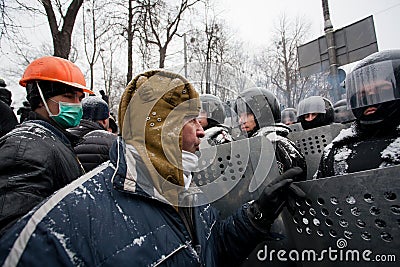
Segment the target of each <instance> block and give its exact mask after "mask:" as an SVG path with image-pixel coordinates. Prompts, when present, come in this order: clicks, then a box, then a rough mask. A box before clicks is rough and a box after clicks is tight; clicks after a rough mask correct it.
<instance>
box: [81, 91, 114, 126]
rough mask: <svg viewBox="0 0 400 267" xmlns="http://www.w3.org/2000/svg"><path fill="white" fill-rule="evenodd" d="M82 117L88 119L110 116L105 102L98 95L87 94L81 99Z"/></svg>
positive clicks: (102, 118) (100, 118)
mask: <svg viewBox="0 0 400 267" xmlns="http://www.w3.org/2000/svg"><path fill="white" fill-rule="evenodd" d="M82 108H83V116H82V119H85V120H90V121H98V120H105V119H107V118H108V117H109V116H110V110H109V108H108V105H107V103H106V102H105V101H104V100H103V99H101V98H100V97H98V96H88V97H85V98H84V99H83V100H82Z"/></svg>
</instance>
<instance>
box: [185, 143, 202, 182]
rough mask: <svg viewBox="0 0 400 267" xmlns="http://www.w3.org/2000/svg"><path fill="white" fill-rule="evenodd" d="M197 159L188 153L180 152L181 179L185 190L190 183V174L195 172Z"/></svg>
mask: <svg viewBox="0 0 400 267" xmlns="http://www.w3.org/2000/svg"><path fill="white" fill-rule="evenodd" d="M198 163H199V158H198V157H197V156H196V155H195V154H193V153H190V152H187V151H185V150H183V151H182V166H183V179H184V182H185V188H186V189H188V188H189V186H190V183H191V182H192V172H194V171H196V170H197V166H198Z"/></svg>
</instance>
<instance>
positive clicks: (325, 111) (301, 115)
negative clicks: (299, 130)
mask: <svg viewBox="0 0 400 267" xmlns="http://www.w3.org/2000/svg"><path fill="white" fill-rule="evenodd" d="M297 120H298V121H300V123H301V126H302V127H303V129H304V130H308V129H312V128H317V127H320V126H324V125H329V124H331V123H332V122H333V106H332V103H331V101H329V100H328V99H326V98H324V97H322V96H310V97H308V98H305V99H303V100H302V101H300V102H299V105H298V106H297Z"/></svg>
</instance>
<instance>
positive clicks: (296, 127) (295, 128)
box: [286, 122, 303, 132]
mask: <svg viewBox="0 0 400 267" xmlns="http://www.w3.org/2000/svg"><path fill="white" fill-rule="evenodd" d="M286 126H287V127H289V129H290V132H300V131H303V127H301V123H300V122H297V123H293V124H290V125H286Z"/></svg>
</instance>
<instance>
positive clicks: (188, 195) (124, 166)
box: [110, 137, 201, 206]
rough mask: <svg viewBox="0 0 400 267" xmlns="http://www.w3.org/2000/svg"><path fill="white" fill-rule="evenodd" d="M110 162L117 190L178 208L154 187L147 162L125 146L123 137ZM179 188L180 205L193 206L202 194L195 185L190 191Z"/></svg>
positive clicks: (119, 139) (116, 144) (114, 147)
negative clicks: (113, 167)
mask: <svg viewBox="0 0 400 267" xmlns="http://www.w3.org/2000/svg"><path fill="white" fill-rule="evenodd" d="M110 161H111V163H112V164H113V165H114V166H115V170H114V175H113V177H112V182H113V185H114V188H115V189H117V190H119V191H121V192H126V193H129V194H134V195H138V196H141V197H146V198H150V199H154V200H157V201H160V202H163V203H167V204H169V205H172V206H176V205H175V204H177V203H171V202H170V201H169V200H168V199H166V198H165V197H164V196H163V194H162V193H161V192H159V191H158V190H157V189H156V187H154V185H153V183H152V181H151V179H150V172H149V170H148V168H147V167H146V164H145V162H144V161H143V160H142V158H141V157H140V155H139V153H138V152H137V150H136V148H135V147H133V146H132V145H129V144H128V145H127V144H125V142H124V140H123V138H122V137H118V139H117V142H114V143H113V147H112V148H111V150H110ZM179 188H181V189H180V190H178V191H177V194H178V198H177V199H178V201H179V203H178V205H183V206H191V205H192V201H194V200H195V199H196V197H195V196H196V195H197V194H199V193H201V190H200V189H199V188H198V187H197V186H196V185H195V184H194V183H192V185H191V187H189V188H188V189H185V188H184V187H179ZM189 200H190V201H189Z"/></svg>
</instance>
